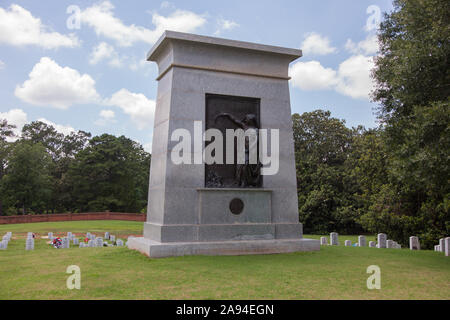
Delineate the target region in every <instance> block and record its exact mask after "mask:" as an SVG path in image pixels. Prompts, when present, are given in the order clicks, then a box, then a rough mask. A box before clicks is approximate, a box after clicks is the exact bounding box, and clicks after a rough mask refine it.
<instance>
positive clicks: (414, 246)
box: [409, 236, 420, 250]
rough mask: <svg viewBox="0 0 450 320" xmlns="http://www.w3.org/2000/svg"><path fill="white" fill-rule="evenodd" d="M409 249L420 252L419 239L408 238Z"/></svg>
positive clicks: (414, 237)
mask: <svg viewBox="0 0 450 320" xmlns="http://www.w3.org/2000/svg"><path fill="white" fill-rule="evenodd" d="M409 249H410V250H420V242H419V237H416V236H411V237H409Z"/></svg>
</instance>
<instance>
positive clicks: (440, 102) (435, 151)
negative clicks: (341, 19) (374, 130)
mask: <svg viewBox="0 0 450 320" xmlns="http://www.w3.org/2000/svg"><path fill="white" fill-rule="evenodd" d="M393 4H394V10H393V12H391V13H389V14H386V15H385V19H384V21H383V22H382V23H381V25H380V32H379V42H380V53H381V54H380V55H379V57H377V59H376V67H375V70H374V72H373V75H374V78H375V80H376V82H377V86H376V89H375V91H374V94H373V98H374V100H375V101H376V102H379V103H380V107H379V110H378V111H379V114H378V116H379V118H380V120H381V121H382V123H383V124H384V127H385V134H384V139H385V143H386V147H387V149H386V152H387V153H388V154H389V165H388V168H389V176H390V179H391V180H392V185H391V187H385V188H383V190H382V191H381V193H380V195H379V196H378V197H377V199H376V201H375V202H374V203H376V204H377V205H374V206H373V209H374V212H373V213H374V214H373V219H372V222H373V220H374V219H378V223H381V222H382V221H383V220H384V221H386V228H389V229H390V230H392V232H398V230H399V228H400V230H401V226H402V224H398V225H395V226H394V224H390V226H391V227H389V224H388V220H389V219H388V218H387V217H388V216H389V217H390V218H392V219H396V220H402V219H406V218H407V220H408V221H409V222H410V223H408V226H406V223H405V224H403V225H405V228H404V231H403V232H402V233H401V235H399V237H401V238H402V239H399V240H401V241H406V240H405V239H406V237H407V233H408V232H411V230H413V232H419V233H420V236H421V237H422V239H423V240H424V243H425V246H426V247H431V245H432V243H434V242H436V240H437V239H438V238H439V237H442V236H445V235H446V234H449V233H450V213H449V212H450V198H449V195H450V184H449V183H448V182H449V181H450V170H449V158H450V157H449V150H450V139H449V131H450V129H449V126H450V120H449V119H450V108H449V102H450V99H449V93H450V68H449V67H448V66H449V65H450V27H449V21H450V2H449V1H446V0H408V1H406V0H395V1H394V2H393ZM377 212H378V213H379V215H378V218H377V215H376V213H377ZM382 216H383V217H384V218H383V219H381V217H382ZM369 220H370V219H369ZM372 225H373V223H372ZM417 226H420V227H417Z"/></svg>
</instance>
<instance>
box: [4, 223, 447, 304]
mask: <svg viewBox="0 0 450 320" xmlns="http://www.w3.org/2000/svg"><path fill="white" fill-rule="evenodd" d="M7 231H12V232H13V240H12V241H11V242H10V243H9V247H8V250H6V251H0V288H1V290H0V299H448V297H449V295H450V281H449V279H450V259H449V258H448V257H444V256H443V254H441V253H437V252H434V251H414V252H413V251H410V250H407V249H404V250H395V249H376V248H355V247H351V248H349V247H344V246H343V245H341V246H337V247H331V246H326V247H322V248H321V250H320V251H319V252H304V253H293V254H279V255H255V256H218V257H211V256H187V257H175V258H165V259H149V258H147V257H145V256H143V255H141V254H140V253H138V252H136V251H132V250H128V249H127V248H125V247H122V248H120V247H110V248H82V249H80V248H78V247H72V248H70V249H59V250H58V249H53V248H51V247H50V246H49V245H47V244H46V241H47V240H46V239H37V240H36V244H35V250H34V251H25V235H26V232H29V231H31V232H36V233H38V235H47V232H49V231H53V232H57V231H59V232H64V233H65V232H67V231H71V232H75V233H79V234H80V235H81V234H85V233H86V232H87V231H90V232H92V233H96V232H97V234H98V235H101V234H102V233H104V232H105V231H109V232H111V233H112V234H116V235H117V236H118V237H119V238H120V237H121V238H122V239H123V240H126V237H127V235H129V234H141V233H142V223H141V222H133V221H74V222H51V223H34V224H21V225H1V226H0V235H3V234H4V233H6V232H7ZM308 237H310V238H319V237H320V236H308ZM347 239H348V240H352V242H355V241H356V240H357V236H340V237H339V241H340V243H341V244H343V242H344V240H347ZM370 240H373V239H369V237H367V241H370ZM73 264H75V265H78V266H79V267H80V268H81V289H80V290H68V289H67V288H66V279H67V277H68V276H69V274H66V268H67V267H68V266H69V265H73ZM369 265H378V266H379V267H380V268H381V286H382V288H381V290H368V289H367V287H366V281H367V278H368V277H369V274H367V273H366V269H367V267H368V266H369Z"/></svg>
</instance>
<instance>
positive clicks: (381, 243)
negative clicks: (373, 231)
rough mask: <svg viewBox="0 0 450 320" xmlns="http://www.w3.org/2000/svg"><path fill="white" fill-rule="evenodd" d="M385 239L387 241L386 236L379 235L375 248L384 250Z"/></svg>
mask: <svg viewBox="0 0 450 320" xmlns="http://www.w3.org/2000/svg"><path fill="white" fill-rule="evenodd" d="M386 239H387V236H386V234H384V233H379V234H378V236H377V240H378V244H377V248H386Z"/></svg>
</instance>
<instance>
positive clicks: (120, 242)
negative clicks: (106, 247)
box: [116, 239, 123, 247]
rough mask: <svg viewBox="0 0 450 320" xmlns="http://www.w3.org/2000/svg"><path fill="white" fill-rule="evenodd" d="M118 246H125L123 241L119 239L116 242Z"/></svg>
mask: <svg viewBox="0 0 450 320" xmlns="http://www.w3.org/2000/svg"><path fill="white" fill-rule="evenodd" d="M116 245H117V246H118V247H121V246H123V241H122V240H120V239H118V240H117V241H116Z"/></svg>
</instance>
